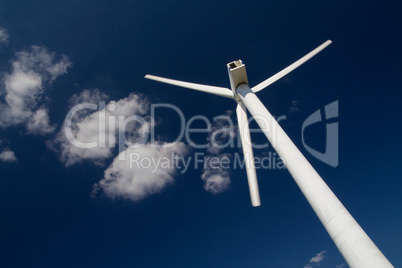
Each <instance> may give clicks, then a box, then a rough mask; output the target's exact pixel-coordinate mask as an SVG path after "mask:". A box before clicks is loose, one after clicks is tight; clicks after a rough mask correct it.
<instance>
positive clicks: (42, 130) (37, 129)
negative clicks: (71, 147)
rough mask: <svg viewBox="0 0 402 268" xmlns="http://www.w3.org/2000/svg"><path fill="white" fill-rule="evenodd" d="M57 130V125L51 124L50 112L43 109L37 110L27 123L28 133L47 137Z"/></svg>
mask: <svg viewBox="0 0 402 268" xmlns="http://www.w3.org/2000/svg"><path fill="white" fill-rule="evenodd" d="M55 129H56V125H51V124H50V120H49V114H48V110H47V109H46V108H43V107H42V108H39V109H38V110H36V111H35V112H34V113H33V114H32V116H31V118H30V119H29V121H28V122H27V130H28V133H33V134H40V135H45V134H48V133H51V132H53V131H54V130H55Z"/></svg>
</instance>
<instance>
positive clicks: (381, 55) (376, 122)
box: [0, 0, 402, 268]
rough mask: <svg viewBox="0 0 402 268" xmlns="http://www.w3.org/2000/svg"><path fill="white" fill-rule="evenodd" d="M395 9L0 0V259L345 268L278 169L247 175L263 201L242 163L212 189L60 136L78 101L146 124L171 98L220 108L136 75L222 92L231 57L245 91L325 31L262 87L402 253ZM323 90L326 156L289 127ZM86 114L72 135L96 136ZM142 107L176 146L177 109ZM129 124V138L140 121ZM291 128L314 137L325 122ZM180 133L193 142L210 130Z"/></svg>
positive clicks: (359, 211)
mask: <svg viewBox="0 0 402 268" xmlns="http://www.w3.org/2000/svg"><path fill="white" fill-rule="evenodd" d="M399 10H400V4H399V3H397V2H396V1H352V2H350V1H319V2H318V1H304V2H303V3H300V2H296V1H275V2H274V1H248V2H246V1H239V0H234V1H179V0H173V1H169V2H166V1H123V0H122V1H107V0H97V1H95V0H85V1H76V0H72V1H51V0H36V1H28V0H25V1H23V0H13V1H10V0H4V1H1V3H0V29H1V30H0V75H1V84H0V92H1V93H0V98H1V99H0V113H1V119H0V159H1V161H0V211H1V214H2V217H1V221H0V267H41V268H42V267H301V268H303V267H306V266H308V265H310V266H311V267H318V265H319V267H334V268H336V267H347V266H346V265H345V261H344V260H343V258H342V256H341V255H340V253H339V252H338V250H337V249H336V247H335V245H334V244H333V242H332V240H331V239H330V237H329V236H328V234H327V233H326V231H325V229H324V228H323V227H322V225H321V223H320V221H319V220H318V218H317V217H316V215H315V214H314V212H313V210H312V209H311V207H310V206H309V204H308V202H307V201H306V199H305V198H304V196H303V195H302V193H301V192H300V190H299V189H298V188H297V186H296V184H295V182H294V181H293V179H292V177H291V176H290V174H289V173H288V172H287V171H286V170H281V169H269V168H268V169H258V170H257V176H258V179H259V186H260V194H261V202H262V206H261V207H258V208H253V207H252V206H251V204H250V198H249V193H248V187H247V180H246V172H245V171H244V170H241V169H229V170H225V171H223V172H224V173H223V174H221V175H222V176H223V177H224V178H225V181H226V182H227V183H223V184H220V187H218V191H215V192H214V191H213V190H211V188H208V187H206V183H207V182H208V180H207V179H205V178H210V177H208V176H207V175H204V176H203V174H205V172H206V170H202V169H200V168H198V169H197V168H194V167H193V166H192V167H190V168H189V169H188V170H186V172H183V174H181V172H180V170H176V171H175V170H159V171H158V172H156V173H152V174H149V173H147V172H142V171H139V170H136V171H130V170H128V169H127V167H125V166H124V164H121V163H122V162H119V160H118V154H119V152H118V150H117V148H116V147H114V148H108V147H105V148H95V149H77V148H76V147H74V146H73V145H72V144H71V143H70V142H68V140H67V139H66V136H65V132H64V127H66V121H65V118H66V116H67V114H68V113H69V111H70V109H71V108H72V107H74V106H75V105H77V104H80V103H96V104H98V103H99V102H104V103H106V104H107V105H109V104H113V105H115V107H116V110H114V111H108V112H107V115H108V116H115V117H116V118H117V116H125V117H128V116H130V115H133V114H135V115H138V116H142V117H143V118H145V120H149V115H150V107H151V105H152V104H158V103H159V104H160V103H168V104H171V105H175V106H177V107H178V108H179V109H180V110H181V111H182V112H183V114H184V115H185V117H186V120H187V121H188V120H189V119H191V118H192V117H194V116H196V115H202V116H205V117H206V118H208V119H209V120H211V121H212V120H213V118H214V117H215V116H217V115H229V116H232V117H233V116H234V115H233V114H230V111H234V109H235V103H234V102H233V101H230V100H227V99H223V98H220V97H216V96H212V95H207V94H203V93H200V92H194V91H190V90H186V89H182V88H175V87H172V86H168V85H163V84H159V83H156V82H153V81H149V80H146V79H144V75H145V74H147V73H151V74H154V75H160V76H164V77H169V78H176V79H181V80H186V81H190V82H198V83H204V84H210V85H216V86H222V87H229V81H228V77H227V70H226V63H228V62H230V61H232V60H236V59H239V58H240V59H242V60H243V62H244V63H245V64H246V66H247V71H248V79H249V82H250V85H252V86H253V85H256V84H258V83H260V82H261V81H263V80H264V79H266V78H268V77H269V76H270V75H273V74H274V73H276V72H277V71H279V70H281V69H283V68H284V67H286V66H287V65H289V64H290V63H292V62H294V61H295V60H297V59H298V58H300V57H302V56H303V55H305V54H306V53H308V52H309V51H311V50H312V49H314V48H315V47H317V46H318V45H319V44H321V43H323V42H324V41H326V40H327V39H331V40H332V41H333V44H332V45H330V46H329V47H328V48H327V49H325V50H324V51H323V52H321V53H320V54H318V55H317V56H316V57H314V58H313V59H312V60H310V61H309V62H307V63H306V64H304V65H303V66H301V67H300V68H298V69H297V70H295V71H294V72H292V73H291V74H289V75H288V76H286V77H285V78H283V79H281V80H280V81H278V82H276V83H275V84H273V85H271V86H270V87H269V88H267V89H265V90H263V91H261V92H259V93H258V97H259V98H260V99H261V101H262V102H263V103H264V104H265V105H266V106H267V108H268V109H269V110H270V111H271V113H272V114H273V115H275V116H286V120H283V121H282V122H281V126H282V127H283V128H284V130H285V131H286V132H287V133H288V135H289V136H290V138H292V139H293V140H294V142H295V144H296V145H297V146H298V147H299V149H300V150H301V152H302V153H303V154H304V155H305V156H306V157H307V159H308V160H309V161H310V162H311V163H312V165H313V166H314V167H315V168H316V170H317V171H318V173H319V174H320V175H321V176H322V177H323V179H324V180H325V181H326V183H327V184H328V185H329V186H330V188H331V189H332V190H333V191H334V193H335V194H336V195H337V196H338V197H339V199H340V200H341V201H342V202H343V204H344V205H345V206H346V208H347V209H348V210H349V211H350V212H351V214H352V215H353V216H354V217H355V219H356V220H357V221H358V222H359V223H360V225H361V226H362V227H363V229H364V230H365V231H366V232H367V233H368V235H369V236H370V237H371V238H372V240H373V241H374V242H375V243H376V244H377V246H378V247H379V248H380V249H381V250H382V252H383V253H384V254H385V256H386V257H387V258H388V259H389V260H390V261H391V263H392V264H393V265H394V266H395V267H398V266H402V257H401V251H402V246H401V241H402V232H401V228H400V226H401V225H402V216H401V211H402V197H401V195H400V189H401V187H402V183H401V180H400V179H401V176H400V164H399V162H400V160H401V157H400V153H399V152H400V151H401V149H402V145H401V143H400V136H401V134H402V128H401V126H400V121H401V120H400V118H401V112H400V108H399V107H400V99H401V88H402V87H401V86H402V83H401V80H400V73H401V71H402V68H401V66H400V62H401V60H402V55H401V50H400V48H401V47H402V38H401V27H402V20H401V19H400V16H399V12H398V11H399ZM334 101H338V103H339V117H338V118H336V120H334V121H331V122H338V123H339V165H338V166H337V167H331V166H330V165H327V164H325V163H323V162H322V161H320V160H318V159H316V158H315V157H314V156H312V155H311V154H310V153H309V152H308V151H307V150H306V148H305V146H304V144H303V142H302V138H301V129H302V125H303V122H304V121H305V120H306V119H307V118H308V117H309V116H310V115H311V114H313V113H314V112H315V111H317V110H319V109H323V108H324V107H325V106H326V105H328V104H330V103H332V102H334ZM107 107H109V106H107ZM98 115H99V113H96V112H94V111H91V110H85V111H82V112H80V113H79V114H77V115H76V117H75V119H74V120H75V121H73V125H72V129H73V133H74V134H75V135H76V136H78V139H83V141H85V142H91V141H93V138H94V137H95V136H97V134H98V133H97V132H96V131H95V132H94V129H96V127H97V126H95V128H93V126H94V125H93V124H94V123H96V122H97V121H96V120H97V116H98ZM156 117H157V122H156V124H155V125H152V126H151V128H150V129H149V130H146V131H151V130H153V131H155V133H156V136H157V140H158V142H159V143H163V144H166V143H169V142H171V141H173V140H174V139H175V138H176V137H177V129H178V127H179V125H180V121H179V117H178V116H177V114H176V113H175V112H173V111H172V110H168V109H166V110H165V111H162V110H160V111H159V112H158V113H157V114H156ZM147 122H148V123H151V122H150V121H147ZM197 124H198V125H197ZM194 126H195V127H196V126H199V127H203V124H202V123H201V122H198V123H197V122H196V123H195V125H194ZM214 126H215V127H216V128H219V127H220V125H219V122H215V125H214ZM251 126H253V127H255V126H256V125H255V122H254V123H252V124H251ZM126 130H127V131H126V132H124V133H125V134H126V135H128V136H130V135H131V136H134V137H132V138H135V135H136V134H138V131H139V129H138V126H137V125H134V124H133V125H130V126H128V127H127V129H126ZM234 135H235V134H234ZM112 136H113V135H112ZM131 136H130V137H131ZM305 136H306V137H305V138H306V142H307V143H308V145H309V146H311V147H313V148H317V150H321V151H323V150H324V145H325V124H317V125H315V126H312V127H311V128H310V129H309V130H308V131H307V130H306V132H305ZM192 138H193V140H195V141H197V142H206V141H207V140H208V134H207V133H204V134H194V135H193V136H192ZM252 138H253V141H254V142H255V143H256V144H262V143H264V142H265V137H264V136H262V135H261V134H258V133H255V134H254V135H253V136H252ZM235 139H236V137H235ZM110 142H111V143H113V142H112V141H110ZM125 152H128V150H126V151H125ZM132 152H134V153H135V152H141V155H142V156H144V155H145V156H165V155H169V154H170V153H172V152H173V153H178V154H181V155H184V156H185V157H187V158H186V159H188V157H194V154H195V153H205V154H209V155H213V153H211V151H207V150H206V149H194V148H191V146H190V145H189V144H188V142H187V141H186V140H185V139H182V140H181V141H180V143H179V144H178V145H175V146H173V147H170V149H167V150H166V151H162V150H159V149H152V148H151V147H150V146H144V148H142V149H138V150H133V151H132ZM239 152H241V151H240V149H239V148H227V149H225V150H223V151H221V152H219V153H220V154H227V155H231V156H232V157H234V156H235V155H236V154H238V153H239ZM269 152H271V153H273V151H272V149H271V147H269V148H268V149H265V150H262V149H258V150H255V154H256V155H257V156H261V157H263V156H266V155H267V154H268V153H269ZM123 153H124V152H123ZM202 178H204V180H203V179H202ZM314 257H316V258H314ZM315 261H316V262H315Z"/></svg>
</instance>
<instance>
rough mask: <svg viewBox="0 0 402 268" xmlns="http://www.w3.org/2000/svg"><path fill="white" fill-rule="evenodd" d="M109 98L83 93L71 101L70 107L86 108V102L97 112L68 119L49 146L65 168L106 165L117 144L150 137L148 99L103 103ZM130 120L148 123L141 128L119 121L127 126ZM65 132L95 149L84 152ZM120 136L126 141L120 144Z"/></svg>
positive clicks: (86, 111)
mask: <svg viewBox="0 0 402 268" xmlns="http://www.w3.org/2000/svg"><path fill="white" fill-rule="evenodd" d="M107 98H108V96H107V95H105V94H102V93H100V92H99V90H84V91H83V92H82V93H81V94H79V95H74V96H73V97H72V98H71V100H70V104H71V106H74V104H75V105H78V104H81V105H83V103H82V102H81V101H85V102H86V103H92V105H95V106H94V107H95V109H96V110H94V109H93V108H92V109H80V110H77V112H76V113H75V114H72V115H73V117H72V118H71V123H69V122H70V121H69V118H66V120H65V122H64V124H63V127H62V129H61V130H60V132H59V133H58V134H57V136H56V138H55V139H54V140H53V141H52V142H50V143H49V145H50V147H51V148H52V149H54V150H55V151H57V152H60V160H61V161H62V162H63V163H64V164H65V165H66V166H70V165H73V164H77V163H81V162H83V161H85V160H87V161H91V162H94V163H95V164H98V165H103V163H104V161H105V160H106V159H109V158H110V157H112V155H113V152H114V151H115V147H116V144H117V142H118V141H120V142H124V140H129V141H131V142H133V143H135V142H136V141H137V140H136V139H137V138H138V137H141V136H143V135H145V136H146V135H148V133H149V131H150V127H151V126H150V123H149V117H148V116H147V112H148V108H149V103H148V101H147V99H146V98H145V97H143V96H141V95H137V94H130V95H129V96H128V97H127V98H124V99H121V100H119V101H110V102H109V103H107V104H105V102H104V100H105V99H107ZM102 103H103V104H102ZM102 105H104V106H103V107H101V106H102ZM75 107H78V106H75ZM70 111H71V110H70ZM131 116H134V118H136V116H138V118H142V119H144V122H145V123H144V124H143V125H139V124H135V122H134V121H132V122H130V123H128V124H127V125H125V124H119V118H123V119H124V120H127V122H128V121H129V119H128V118H129V117H131ZM66 131H67V132H71V133H72V135H73V137H74V139H75V140H76V141H78V142H81V143H85V144H86V145H89V143H93V144H94V146H89V147H91V148H88V147H87V148H85V146H80V145H79V144H78V143H75V144H74V143H73V142H71V140H69V139H68V138H67V136H66ZM117 135H119V137H120V138H122V139H123V141H121V140H118V139H117ZM119 145H120V144H119ZM119 149H120V150H121V148H119Z"/></svg>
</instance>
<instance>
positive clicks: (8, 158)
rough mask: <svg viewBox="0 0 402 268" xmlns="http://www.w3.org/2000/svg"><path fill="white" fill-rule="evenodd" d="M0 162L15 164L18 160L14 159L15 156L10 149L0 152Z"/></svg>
mask: <svg viewBox="0 0 402 268" xmlns="http://www.w3.org/2000/svg"><path fill="white" fill-rule="evenodd" d="M0 161H2V162H17V161H18V159H17V157H15V154H14V152H13V151H11V150H10V149H5V150H4V151H0Z"/></svg>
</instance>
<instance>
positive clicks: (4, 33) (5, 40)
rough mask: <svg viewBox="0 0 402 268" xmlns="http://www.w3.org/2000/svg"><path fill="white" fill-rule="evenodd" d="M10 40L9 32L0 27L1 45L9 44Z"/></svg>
mask: <svg viewBox="0 0 402 268" xmlns="http://www.w3.org/2000/svg"><path fill="white" fill-rule="evenodd" d="M8 38H9V36H8V33H7V30H6V29H4V28H1V27H0V44H7V43H8Z"/></svg>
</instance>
